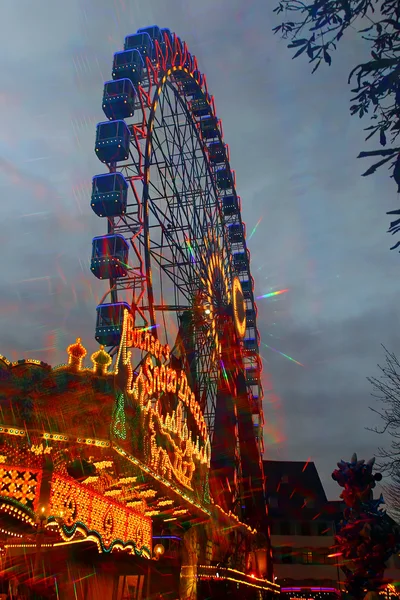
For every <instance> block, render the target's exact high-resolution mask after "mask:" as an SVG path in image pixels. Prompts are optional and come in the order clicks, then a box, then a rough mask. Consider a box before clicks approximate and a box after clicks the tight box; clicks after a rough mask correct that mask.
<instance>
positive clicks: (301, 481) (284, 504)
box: [263, 460, 343, 520]
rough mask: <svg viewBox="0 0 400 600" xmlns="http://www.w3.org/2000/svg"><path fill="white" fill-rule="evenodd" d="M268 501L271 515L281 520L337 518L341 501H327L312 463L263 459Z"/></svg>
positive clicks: (341, 506) (340, 509)
mask: <svg viewBox="0 0 400 600" xmlns="http://www.w3.org/2000/svg"><path fill="white" fill-rule="evenodd" d="M263 464H264V474H265V478H266V492H267V498H268V499H269V501H270V514H271V516H275V517H280V518H289V517H290V518H301V519H308V518H317V516H316V515H319V514H321V517H322V518H323V517H325V518H326V517H331V518H332V519H334V520H336V518H337V517H338V516H339V515H340V514H341V512H342V510H343V503H342V502H340V501H334V502H332V501H330V502H329V501H328V499H327V497H326V494H325V490H324V488H323V486H322V483H321V480H320V477H319V475H318V471H317V469H316V467H315V463H314V462H312V461H307V462H305V461H277V460H264V461H263Z"/></svg>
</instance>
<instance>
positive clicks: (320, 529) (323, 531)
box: [318, 522, 331, 535]
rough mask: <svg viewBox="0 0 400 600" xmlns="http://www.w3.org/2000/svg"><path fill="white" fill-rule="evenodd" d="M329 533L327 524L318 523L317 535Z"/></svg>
mask: <svg viewBox="0 0 400 600" xmlns="http://www.w3.org/2000/svg"><path fill="white" fill-rule="evenodd" d="M330 531H331V528H330V526H329V523H323V522H320V523H318V535H329V533H330Z"/></svg>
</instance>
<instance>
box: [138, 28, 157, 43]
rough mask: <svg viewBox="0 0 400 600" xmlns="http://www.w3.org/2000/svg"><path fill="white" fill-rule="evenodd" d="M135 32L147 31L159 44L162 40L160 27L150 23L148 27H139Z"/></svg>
mask: <svg viewBox="0 0 400 600" xmlns="http://www.w3.org/2000/svg"><path fill="white" fill-rule="evenodd" d="M136 33H147V34H148V35H149V36H150V37H151V39H152V40H154V41H155V42H156V41H157V42H158V43H159V44H161V42H162V41H163V36H162V33H161V29H160V28H159V27H158V25H151V26H150V27H141V28H140V29H138V30H137V32H136Z"/></svg>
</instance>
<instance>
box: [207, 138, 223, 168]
mask: <svg viewBox="0 0 400 600" xmlns="http://www.w3.org/2000/svg"><path fill="white" fill-rule="evenodd" d="M207 148H208V158H209V159H210V162H212V163H213V164H214V165H217V164H219V163H223V162H225V144H224V143H223V142H220V141H219V140H218V142H211V143H210V144H208V147H207Z"/></svg>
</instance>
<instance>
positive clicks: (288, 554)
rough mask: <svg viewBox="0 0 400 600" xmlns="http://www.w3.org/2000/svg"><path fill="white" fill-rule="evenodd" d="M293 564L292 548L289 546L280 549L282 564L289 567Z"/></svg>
mask: <svg viewBox="0 0 400 600" xmlns="http://www.w3.org/2000/svg"><path fill="white" fill-rule="evenodd" d="M292 562H293V556H292V548H291V547H290V546H284V547H283V548H282V563H283V564H285V565H291V564H292Z"/></svg>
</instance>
